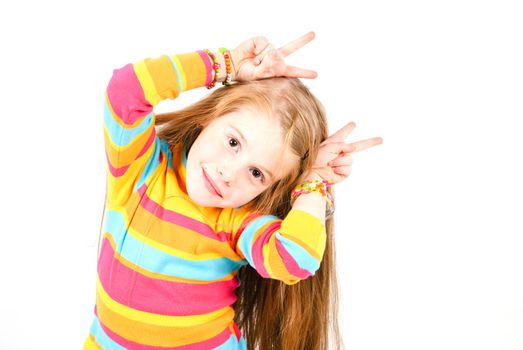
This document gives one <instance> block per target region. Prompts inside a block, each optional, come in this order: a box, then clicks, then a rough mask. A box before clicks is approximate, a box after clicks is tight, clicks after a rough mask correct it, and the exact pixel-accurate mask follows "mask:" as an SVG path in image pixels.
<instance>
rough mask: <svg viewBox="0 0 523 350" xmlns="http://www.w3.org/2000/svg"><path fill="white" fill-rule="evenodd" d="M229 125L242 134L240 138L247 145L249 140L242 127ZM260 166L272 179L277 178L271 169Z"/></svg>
mask: <svg viewBox="0 0 523 350" xmlns="http://www.w3.org/2000/svg"><path fill="white" fill-rule="evenodd" d="M229 126H230V127H231V128H233V129H234V130H235V131H236V132H237V133H238V134H239V135H240V138H241V139H242V141H243V142H244V144H245V145H247V140H246V139H245V137H244V136H243V134H242V132H241V131H240V129H238V128H236V127H235V126H234V125H232V124H229ZM260 168H261V169H262V170H263V171H265V172H266V173H267V174H269V176H270V177H271V178H272V179H274V178H275V177H274V175H273V174H272V173H271V172H270V171H269V170H267V169H266V168H265V167H262V166H260Z"/></svg>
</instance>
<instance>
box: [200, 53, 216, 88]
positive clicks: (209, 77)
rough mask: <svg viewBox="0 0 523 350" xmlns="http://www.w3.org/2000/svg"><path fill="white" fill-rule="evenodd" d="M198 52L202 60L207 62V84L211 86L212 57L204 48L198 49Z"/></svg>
mask: <svg viewBox="0 0 523 350" xmlns="http://www.w3.org/2000/svg"><path fill="white" fill-rule="evenodd" d="M197 52H198V53H199V54H200V57H201V58H202V61H203V62H204V63H205V71H206V72H207V73H206V75H205V76H206V78H205V86H209V84H211V81H212V63H213V62H212V61H211V58H210V57H209V55H208V54H207V52H205V51H203V50H198V51H197Z"/></svg>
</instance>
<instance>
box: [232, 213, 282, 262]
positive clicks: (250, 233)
mask: <svg viewBox="0 0 523 350" xmlns="http://www.w3.org/2000/svg"><path fill="white" fill-rule="evenodd" d="M278 219H279V218H278V217H277V216H274V215H263V216H260V217H258V218H256V219H255V220H253V221H252V222H250V223H249V224H248V225H247V227H245V229H244V230H243V232H242V234H241V236H240V239H239V240H238V247H239V248H240V251H241V252H242V254H243V256H244V257H245V259H246V260H247V261H248V262H249V264H251V266H252V267H254V268H256V266H254V261H253V260H252V252H251V249H252V245H253V241H252V240H253V237H254V235H255V233H256V231H258V230H259V229H260V228H261V227H262V226H263V225H265V224H266V223H267V222H269V221H273V220H278Z"/></svg>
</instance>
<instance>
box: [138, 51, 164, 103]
mask: <svg viewBox="0 0 523 350" xmlns="http://www.w3.org/2000/svg"><path fill="white" fill-rule="evenodd" d="M133 67H134V71H135V73H136V76H137V77H138V80H139V81H140V85H141V86H142V89H143V92H144V95H145V99H146V100H147V101H148V102H149V103H150V104H152V105H153V106H156V105H157V104H158V103H159V102H160V101H161V100H162V98H161V96H160V95H159V94H158V91H156V87H155V86H154V81H153V78H152V77H151V74H149V70H148V69H147V66H146V65H145V61H140V62H137V63H134V64H133Z"/></svg>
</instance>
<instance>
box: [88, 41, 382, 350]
mask: <svg viewBox="0 0 523 350" xmlns="http://www.w3.org/2000/svg"><path fill="white" fill-rule="evenodd" d="M313 38H314V33H313V32H310V33H308V34H306V35H304V36H302V37H301V38H299V39H297V40H295V41H293V42H291V43H289V44H287V45H285V46H283V47H281V48H279V49H275V47H274V46H273V45H272V44H270V43H269V42H268V41H267V39H266V38H264V37H256V38H253V39H250V40H247V41H245V42H243V43H242V44H240V45H239V46H238V47H237V48H235V49H234V50H232V51H227V50H226V49H220V52H215V53H212V52H211V51H209V50H198V51H194V52H189V53H185V54H178V55H164V56H161V57H158V58H155V59H150V58H147V59H145V60H142V61H139V62H136V63H134V64H127V65H125V66H124V67H122V68H119V69H116V70H114V72H113V75H112V78H111V79H110V81H109V84H108V86H107V89H106V94H105V115H104V136H105V150H106V157H107V163H106V164H107V189H106V207H105V208H104V213H105V216H104V218H105V221H104V226H103V236H102V241H101V249H99V257H98V267H97V277H96V305H95V308H94V312H95V316H94V320H93V322H92V325H91V328H90V334H89V336H88V337H87V339H86V340H85V342H84V349H140V350H146V349H147V350H148V349H180V350H181V349H184V350H185V349H247V348H249V349H255V348H257V349H291V350H292V349H327V348H328V345H329V341H330V340H329V338H328V334H329V327H328V326H329V324H332V328H333V333H334V335H335V340H334V343H335V345H336V346H337V347H338V348H339V347H340V346H341V339H340V336H339V330H338V325H337V300H336V297H337V284H336V273H335V265H334V263H335V256H334V236H333V234H332V233H333V225H332V218H331V215H332V210H333V191H332V185H333V184H336V183H339V182H341V181H342V180H344V179H345V178H346V177H347V176H349V174H350V171H351V156H350V152H356V151H360V150H363V149H365V148H368V147H371V146H373V145H377V144H379V143H381V142H382V140H381V138H372V139H368V140H364V141H360V142H356V143H352V144H346V143H345V142H344V139H345V138H346V137H347V136H348V134H349V133H350V132H351V131H352V129H353V128H354V127H355V124H354V123H349V124H348V125H347V126H345V127H344V128H342V129H341V130H339V131H338V132H336V133H334V134H333V135H332V136H330V137H327V136H328V132H327V119H326V115H325V112H324V108H323V106H322V105H321V103H320V102H319V101H318V100H317V99H316V98H315V97H314V96H313V95H312V94H311V93H310V92H309V90H308V89H307V88H306V87H305V86H304V85H303V84H302V83H301V81H300V80H299V79H298V78H315V77H316V73H315V72H314V71H310V70H305V69H301V68H298V67H292V66H289V65H287V64H286V63H285V57H286V56H287V55H289V54H291V53H293V52H294V51H296V50H297V49H299V48H300V47H302V46H303V45H305V44H306V43H308V42H309V41H311V40H312V39H313ZM231 81H234V83H231ZM217 82H222V83H223V85H224V86H223V87H221V88H220V89H216V90H214V92H213V93H211V94H210V95H208V96H206V97H205V98H203V99H202V100H200V101H199V102H197V103H195V104H193V105H191V106H189V107H187V108H185V109H183V110H181V111H176V112H173V113H166V114H161V115H155V113H154V111H153V107H154V106H155V105H157V104H158V103H159V102H160V101H161V100H163V99H167V98H176V97H177V96H178V95H179V94H180V93H181V92H182V91H186V90H189V89H193V88H197V87H203V86H207V87H208V88H212V87H213V86H214V85H215V84H216V83H217ZM155 126H158V130H156V128H155ZM326 211H327V213H326ZM326 220H327V221H326ZM99 248H100V247H99ZM320 262H321V264H320Z"/></svg>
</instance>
